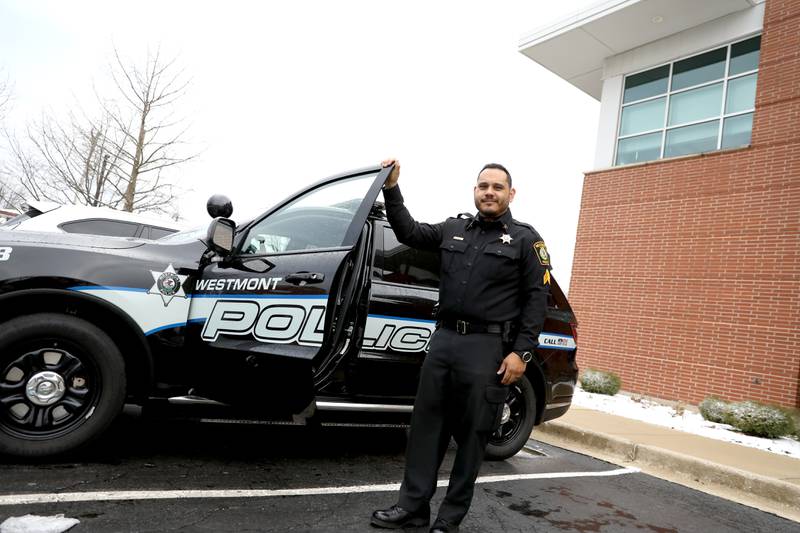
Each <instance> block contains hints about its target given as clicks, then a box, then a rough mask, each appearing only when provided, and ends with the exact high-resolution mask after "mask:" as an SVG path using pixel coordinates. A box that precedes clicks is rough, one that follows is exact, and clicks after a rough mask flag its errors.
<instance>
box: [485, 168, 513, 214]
mask: <svg viewBox="0 0 800 533" xmlns="http://www.w3.org/2000/svg"><path fill="white" fill-rule="evenodd" d="M515 192H516V191H515V190H514V189H513V188H511V187H509V185H508V177H507V176H506V173H505V172H503V171H502V170H500V169H498V168H486V169H484V170H483V171H481V173H480V174H478V183H477V184H476V185H475V207H477V208H478V211H479V212H480V214H481V215H483V216H484V217H485V218H489V219H492V218H497V217H499V216H501V215H502V214H503V213H505V212H506V211H507V210H508V204H510V203H511V201H512V200H513V199H514V193H515Z"/></svg>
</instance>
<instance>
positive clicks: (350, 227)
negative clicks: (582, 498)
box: [0, 167, 577, 459]
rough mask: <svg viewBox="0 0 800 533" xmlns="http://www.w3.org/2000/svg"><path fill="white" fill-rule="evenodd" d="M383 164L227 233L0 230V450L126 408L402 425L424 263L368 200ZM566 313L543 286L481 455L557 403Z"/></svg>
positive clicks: (81, 427) (421, 330) (415, 352)
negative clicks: (531, 353)
mask: <svg viewBox="0 0 800 533" xmlns="http://www.w3.org/2000/svg"><path fill="white" fill-rule="evenodd" d="M388 171H389V169H381V168H379V167H375V168H367V169H362V170H359V171H354V172H348V173H344V174H340V175H336V176H333V177H330V178H327V179H325V180H322V181H320V182H319V183H317V184H315V185H313V186H311V187H308V188H306V189H304V190H302V191H300V192H298V193H297V194H295V195H292V196H291V197H290V198H288V199H286V200H285V201H283V202H281V203H279V204H277V205H276V206H275V207H273V208H271V209H270V210H268V211H266V212H265V213H264V214H263V215H261V216H260V217H258V218H256V219H254V220H252V221H250V222H248V223H246V224H243V225H242V226H240V227H238V228H237V227H236V226H235V224H234V222H233V221H231V220H230V219H228V218H226V217H228V216H230V214H231V206H230V204H229V203H227V204H226V203H225V200H224V199H221V198H216V199H215V198H212V200H210V201H209V213H210V214H211V215H212V216H214V217H216V218H214V220H213V221H212V222H211V224H210V226H209V228H208V230H207V231H203V232H200V231H193V232H192V231H190V232H178V233H175V234H173V235H170V236H167V237H165V238H163V239H160V240H158V241H145V240H137V239H123V238H111V237H97V236H87V235H69V234H53V233H50V234H46V233H28V232H13V231H11V232H2V233H0V453H4V454H11V455H18V456H30V457H34V456H47V455H54V454H59V453H63V452H67V451H70V450H73V449H75V448H77V447H80V446H82V445H84V444H86V443H87V442H89V441H91V440H92V439H94V438H96V437H97V436H99V435H100V434H102V432H103V431H104V430H105V429H106V428H107V427H108V426H109V424H110V423H111V422H112V421H113V420H114V418H115V417H116V416H117V415H118V413H119V412H120V410H121V408H122V406H123V405H124V404H125V403H131V404H139V405H158V404H164V405H170V406H176V407H177V408H180V409H183V410H184V413H186V412H189V413H196V416H197V417H198V418H202V417H208V416H209V414H208V413H209V412H211V411H213V416H214V417H216V418H220V417H226V418H236V419H243V418H245V419H250V420H259V421H270V420H271V421H280V422H282V423H286V422H289V423H296V424H304V423H306V422H308V421H313V422H314V423H321V424H329V423H333V424H352V425H362V424H368V425H376V426H381V425H386V426H396V425H403V424H407V423H408V421H409V419H410V413H411V410H412V406H413V401H414V394H415V391H416V386H417V381H418V377H419V370H420V366H421V363H422V360H423V359H424V357H425V352H426V349H427V346H428V342H429V340H430V337H431V334H432V333H433V331H434V330H435V327H436V322H435V318H434V306H435V304H436V301H437V283H438V275H439V271H438V268H439V267H438V258H437V257H436V255H435V254H431V253H427V252H422V251H418V250H413V249H410V248H408V247H406V246H403V245H401V244H399V243H398V242H397V241H396V239H395V237H394V234H393V233H392V231H391V228H390V226H389V224H388V223H387V222H386V218H385V215H384V213H383V211H382V209H381V206H380V204H377V203H376V202H375V200H376V198H377V196H378V194H379V191H380V188H381V186H382V184H383V182H384V181H385V179H386V177H387V175H388ZM576 327H577V325H576V321H575V316H574V314H573V313H572V311H571V309H570V307H569V304H568V302H567V300H566V298H565V297H564V294H563V293H562V292H561V290H560V288H559V287H558V284H557V283H556V282H555V280H553V282H552V287H551V296H550V301H549V309H548V314H547V320H546V323H545V330H544V331H543V332H542V334H541V335H540V337H539V347H538V348H537V350H536V353H535V357H534V360H533V364H529V365H528V369H527V372H526V375H525V376H524V377H523V379H522V380H520V381H519V382H517V383H516V384H515V385H514V386H512V387H511V389H510V392H509V396H508V398H507V399H506V402H505V404H504V405H503V406H502V409H501V410H500V411H499V412H500V416H502V419H501V422H502V423H501V425H500V428H499V429H498V430H497V432H496V433H495V434H494V435H493V436H492V439H491V443H490V445H489V449H488V451H487V456H488V457H489V458H494V459H503V458H507V457H510V456H511V455H514V454H515V453H517V452H518V451H519V450H520V449H521V448H522V446H523V445H524V443H525V442H526V441H527V439H528V437H529V435H530V432H531V430H532V428H533V426H534V425H535V424H538V423H541V422H543V421H546V420H549V419H552V418H555V417H558V416H560V415H562V414H563V413H565V412H566V411H567V409H568V408H569V406H570V403H571V400H572V394H573V390H574V386H575V380H576V377H577V365H576V362H575V354H576V344H575V342H576Z"/></svg>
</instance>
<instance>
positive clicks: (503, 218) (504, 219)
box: [470, 209, 513, 231]
mask: <svg viewBox="0 0 800 533" xmlns="http://www.w3.org/2000/svg"><path fill="white" fill-rule="evenodd" d="M512 220H513V218H512V216H511V209H506V212H505V213H503V214H502V215H500V218H497V219H495V220H485V219H484V218H483V215H481V214H480V212H478V214H477V215H475V218H473V219H472V222H471V223H470V227H472V225H473V224H477V225H479V226H480V227H482V228H494V227H499V228H503V229H504V230H506V231H508V226H509V225H510V224H511V221H512Z"/></svg>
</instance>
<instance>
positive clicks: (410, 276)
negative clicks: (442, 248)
mask: <svg viewBox="0 0 800 533" xmlns="http://www.w3.org/2000/svg"><path fill="white" fill-rule="evenodd" d="M376 259H377V262H379V265H378V266H379V272H380V273H381V279H382V280H383V281H388V282H390V283H402V284H403V285H417V286H420V287H431V288H434V289H436V288H438V287H439V262H440V259H439V253H438V251H437V252H434V251H429V250H418V249H416V248H410V247H408V246H406V245H405V244H401V243H400V242H399V241H398V240H397V237H395V234H394V232H393V231H392V230H391V228H387V227H384V228H383V250H380V251H379V252H378V256H377V257H376Z"/></svg>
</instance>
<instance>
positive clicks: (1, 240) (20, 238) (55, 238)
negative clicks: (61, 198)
mask: <svg viewBox="0 0 800 533" xmlns="http://www.w3.org/2000/svg"><path fill="white" fill-rule="evenodd" d="M145 243H146V241H143V240H140V239H135V238H133V237H107V236H103V235H84V234H79V233H45V232H36V231H15V230H5V231H2V230H0V244H44V245H52V246H60V247H63V246H66V247H71V248H88V249H103V250H125V249H129V248H138V247H139V246H143V245H144V244H145Z"/></svg>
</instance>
